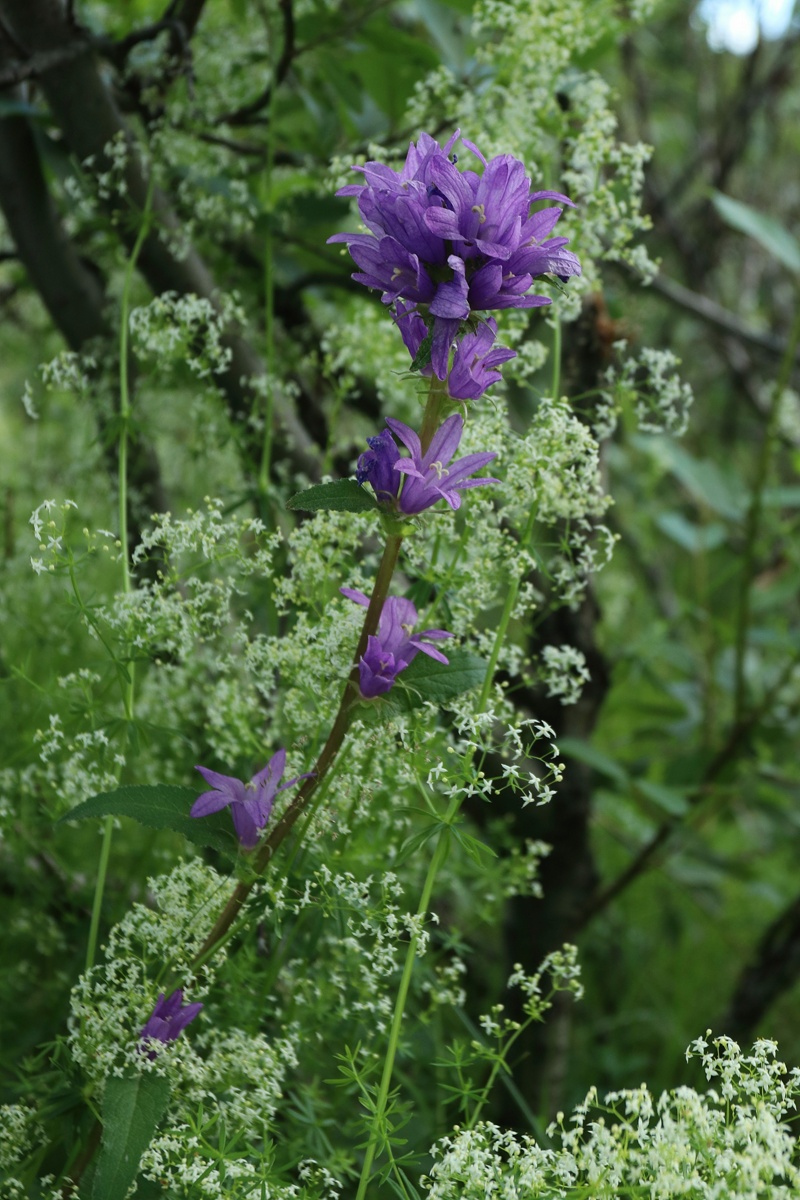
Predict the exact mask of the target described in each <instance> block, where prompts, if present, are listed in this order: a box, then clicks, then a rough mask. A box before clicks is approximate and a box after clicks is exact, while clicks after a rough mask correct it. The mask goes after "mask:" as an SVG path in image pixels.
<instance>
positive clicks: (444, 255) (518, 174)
mask: <svg viewBox="0 0 800 1200" xmlns="http://www.w3.org/2000/svg"><path fill="white" fill-rule="evenodd" d="M459 136H460V131H458V130H457V131H456V132H455V133H454V134H453V136H452V137H451V138H450V140H449V141H448V142H447V144H446V145H445V146H444V147H441V146H440V145H439V143H438V142H437V141H436V140H435V139H434V138H432V137H431V136H430V135H429V134H426V133H423V134H422V135H421V136H420V138H419V141H418V142H417V144H416V145H414V144H413V142H412V144H411V145H410V147H409V150H408V154H407V156H406V161H405V164H404V166H403V168H402V170H401V171H399V172H398V171H393V170H392V169H391V168H390V167H387V166H386V165H385V164H383V163H378V162H368V163H366V164H365V165H364V166H357V167H354V170H357V171H361V172H363V175H364V180H365V182H364V183H363V184H350V185H348V186H347V187H344V188H341V189H340V190H339V192H337V195H339V196H357V197H358V207H359V211H360V213H361V218H362V220H363V222H364V224H365V225H366V227H367V229H368V230H369V231H370V232H369V233H337V234H335V235H334V236H333V237H332V238H330V239H329V241H331V242H345V243H346V244H347V248H348V250H349V251H350V254H351V256H352V258H353V260H354V261H355V263H356V266H357V267H358V268H359V270H358V271H356V272H355V274H354V275H353V279H355V280H356V281H357V282H359V283H363V284H365V285H366V286H367V287H370V288H379V289H380V291H381V293H382V295H381V299H382V300H383V302H384V304H394V305H395V307H396V312H397V321H398V324H399V325H400V327H401V332H403V337H404V339H405V341H406V345H407V346H408V347H409V349H410V350H411V353H412V357H413V358H414V359H415V360H416V359H417V356H418V354H419V352H420V348H421V347H422V345H423V342H424V340H425V338H426V337H428V338H429V339H430V345H429V362H430V365H431V367H432V369H433V371H434V373H435V374H436V376H437V377H438V378H439V379H445V378H447V376H448V370H449V367H450V353H451V349H452V346H453V343H454V342H456V341H457V340H458V339H459V338H461V339H463V341H466V338H467V337H468V336H471V337H472V338H473V339H475V340H474V341H473V342H472V343H471V344H470V345H468V346H467V347H465V348H464V347H463V345H462V349H461V354H462V361H461V364H460V366H459V370H458V371H457V372H456V371H455V368H456V363H454V364H453V368H454V370H453V372H451V374H450V381H449V383H450V394H451V396H453V397H454V398H459V399H477V396H478V395H482V394H483V392H484V391H485V390H486V388H487V387H489V386H490V384H491V383H493V382H496V378H497V376H495V377H494V378H489V376H491V375H493V374H494V373H493V371H492V367H493V366H496V365H498V363H499V362H505V361H507V359H509V358H511V357H513V351H510V350H497V351H494V352H492V351H491V346H492V343H493V342H494V338H495V335H496V332H497V330H496V326H495V325H494V322H491V323H490V322H485V323H484V324H483V325H477V327H476V318H475V314H478V313H486V312H489V311H492V310H496V309H503V308H535V307H538V306H539V305H543V304H549V303H550V299H549V298H548V297H547V296H540V295H529V294H528V293H529V291H530V288H531V287H532V286H533V281H534V279H536V278H538V277H539V276H541V275H556V276H558V277H559V278H560V279H562V280H565V279H566V278H567V277H568V276H570V275H579V274H580V269H581V268H580V263H579V262H578V259H577V257H576V256H575V254H573V253H572V251H570V250H567V249H566V246H567V242H568V240H569V239H568V238H563V237H561V238H559V237H551V236H550V235H551V234H552V232H553V229H554V227H555V224H556V222H557V221H558V219H559V217H560V216H561V214H562V212H563V208H561V207H559V206H560V205H564V204H568V205H572V201H571V200H569V199H568V197H566V196H563V195H562V194H561V193H560V192H550V191H532V190H531V183H530V180H529V178H528V177H527V175H526V174H525V167H524V165H523V164H522V162H520V161H519V159H516V158H513V157H512V156H511V155H510V154H500V155H498V156H497V157H496V158H493V159H491V160H490V161H489V162H487V161H486V159H485V158H484V156H483V155H482V154H481V152H480V150H478V148H477V146H475V145H473V143H472V142H469V141H467V139H466V138H463V139H462V142H463V144H464V146H465V147H466V148H467V149H468V150H469V151H470V152H471V153H472V154H473V155H474V156H475V157H476V158H477V159H478V160H479V162H480V163H481V164H482V166H483V172H482V174H478V173H477V172H476V171H472V170H466V171H459V170H458V168H457V167H456V165H455V156H453V158H452V159H451V158H450V152H451V150H452V148H453V146H454V145H455V143H456V141H457V140H458V138H459ZM542 200H555V201H557V202H558V204H556V205H553V206H549V207H546V208H542V209H538V210H537V211H535V212H532V211H531V210H532V207H533V205H535V204H537V203H538V202H539V201H542ZM411 314H413V315H414V316H415V317H416V321H414V322H412V321H411V320H410V316H411ZM470 318H471V319H472V324H471V327H470V325H469V324H468V325H466V326H465V325H464V322H467V321H468V319H470ZM417 321H418V322H419V324H417V323H416V322H417ZM404 323H405V329H404V328H403V326H404ZM481 329H482V330H483V332H482V333H481ZM492 353H493V354H494V355H495V358H494V361H493V362H489V361H488V359H489V357H491V354H492ZM497 355H502V357H501V358H497V357H496V356H497ZM457 357H458V351H457ZM454 373H455V375H456V377H455V378H453V374H454ZM464 387H466V388H467V389H468V392H469V393H470V394H468V395H464V394H463V393H462V392H460V391H459V389H463V388H464ZM476 392H477V394H474V393H476Z"/></svg>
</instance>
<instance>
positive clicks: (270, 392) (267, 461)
mask: <svg viewBox="0 0 800 1200" xmlns="http://www.w3.org/2000/svg"><path fill="white" fill-rule="evenodd" d="M269 41H270V76H271V84H270V89H269V104H268V106H267V122H268V125H267V160H266V163H265V164H264V177H263V184H264V213H265V216H266V218H267V227H266V231H265V234H264V342H265V357H266V363H265V367H266V376H265V392H264V440H263V442H262V444H261V466H260V469H259V473H258V490H259V492H260V493H261V495H262V496H266V494H267V491H268V489H269V473H270V466H271V462H272V422H273V414H274V408H275V395H274V382H275V281H274V275H273V242H272V216H273V212H272V169H273V165H274V161H275V138H274V129H275V122H274V121H273V119H272V102H273V99H274V96H275V71H274V57H275V56H274V53H273V49H272V46H273V42H272V37H271V36H270V39H269Z"/></svg>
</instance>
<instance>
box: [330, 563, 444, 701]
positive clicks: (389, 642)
mask: <svg viewBox="0 0 800 1200" xmlns="http://www.w3.org/2000/svg"><path fill="white" fill-rule="evenodd" d="M339 591H340V592H341V593H342V595H343V596H347V598H348V600H354V601H355V603H356V604H361V605H363V606H364V608H368V607H369V597H368V596H365V595H364V593H363V592H359V591H358V590H357V589H356V588H346V587H343V588H339ZM417 620H418V617H417V610H416V608H415V607H414V605H413V604H412V603H411V601H410V600H405V599H403V598H402V597H401V596H389V597H388V599H387V600H385V601H384V605H383V608H382V609H381V617H380V623H379V625H378V632H377V635H375V636H373V637H371V638H369V639H368V641H367V649H366V651H365V653H364V654H363V655H362V657H361V661H360V662H359V664H358V678H359V687H360V689H361V695H362V696H363V697H364V698H365V699H366V700H372V699H374V697H375V696H382V695H383V694H384V692H388V691H389V689H390V687H391V686H392V685H393V683H394V681H395V679H396V678H397V676H398V675H399V674H400V672H401V671H404V670H405V668H406V667H407V666H408V665H409V663H410V662H411V661H412V660H413V659H414V658H416V656H417V654H418V652H419V651H420V650H421V651H422V653H423V654H427V655H428V657H429V658H434V659H435V660H436V662H440V663H447V662H448V661H449V660H448V659H447V658H446V657H445V656H444V654H442V652H441V650H437V649H436V647H435V646H427V645H426V644H425V642H426V641H430V642H439V641H442V639H443V638H450V637H452V636H453V635H452V633H448V632H447V630H446V629H424V630H423V631H422V633H414V626H415V625H416V623H417ZM423 639H424V640H423Z"/></svg>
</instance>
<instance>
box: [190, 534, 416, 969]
mask: <svg viewBox="0 0 800 1200" xmlns="http://www.w3.org/2000/svg"><path fill="white" fill-rule="evenodd" d="M402 541H403V539H402V535H400V534H392V535H391V536H389V537H388V538H387V539H386V546H385V548H384V551H383V558H382V559H381V564H380V567H379V568H378V574H377V576H376V577H375V586H374V587H373V589H372V596H371V597H370V602H369V608H368V609H367V615H366V617H365V618H364V625H363V627H362V629H361V636H360V637H359V639H358V645H357V646H356V651H355V654H354V655H353V666H352V668H351V670H350V675H349V677H348V680H347V683H346V685H345V689H344V693H343V694H342V699H341V703H340V704H339V711H338V712H337V714H336V717H335V718H334V722H333V726H332V728H331V731H330V733H329V734H328V740H327V741H326V742H325V745H324V746H323V747H322V750H321V751H320V755H319V758H318V759H317V761H316V762H315V763H314V767H313V769H312V775H311V778H310V779H307V780H306V782H305V783H304V784H303V786H302V787H301V788H300V790H299V791H298V793H297V795H296V796H295V798H294V799H293V800H292V802H291V804H290V805H289V807H288V808H287V810H286V812H285V813H284V814H283V816H282V817H281V819H280V821H279V822H278V823H277V825H276V826H275V828H274V829H273V830H272V832H271V833H270V835H269V837H268V838H267V840H266V841H265V842H264V843H263V845H262V846H261V847H260V849H259V851H258V853H257V854H256V857H255V860H254V862H253V872H254V873H253V877H252V878H251V879H249V880H242V881H241V882H240V883H237V885H236V888H235V889H234V892H233V895H232V896H231V898H230V900H229V901H228V903H227V904H226V905H225V907H224V909H223V910H222V912H221V913H220V915H219V917H218V919H217V921H216V923H215V925H214V928H213V929H212V930H211V932H210V933H209V935H208V937H207V938H206V940H205V942H204V943H203V945H202V946H201V947H200V949H199V951H198V952H197V956H196V958H195V960H194V962H195V964H197V963H199V962H200V961H201V960H202V961H204V962H205V961H206V959H207V958H208V957H209V955H210V953H211V952H212V951H213V950H214V948H215V947H216V946H217V944H218V943H219V942H220V941H221V940H222V938H223V937H224V936H225V934H226V933H227V931H228V929H229V928H230V927H231V925H232V924H233V922H234V921H235V920H236V917H237V916H238V915H239V912H240V911H241V909H242V907H243V905H244V903H245V901H246V900H247V897H248V896H249V894H250V891H251V889H252V887H253V884H254V883H255V881H256V879H257V878H258V876H259V875H262V874H263V872H264V871H265V870H266V868H267V866H268V865H269V863H270V861H271V859H272V857H273V855H274V854H275V851H276V850H277V849H278V847H279V846H280V845H281V843H282V842H283V841H284V839H285V838H286V837H287V835H288V834H289V833H290V832H291V830H292V827H293V826H294V824H295V822H296V821H297V819H298V817H300V815H301V814H302V813H303V812H304V810H305V809H306V807H307V806H308V803H309V801H310V800H311V797H312V796H313V795H314V793H315V792H316V790H317V788H318V787H319V785H320V784H321V783H322V781H323V779H324V778H325V776H326V774H327V773H328V770H329V769H330V766H331V764H332V763H333V760H334V759H335V758H336V755H337V754H338V753H339V750H340V749H341V746H342V743H343V742H344V739H345V737H346V735H347V731H348V729H349V728H350V724H351V722H352V720H353V716H354V715H355V705H356V703H357V702H358V696H359V691H358V664H359V660H360V658H361V656H362V654H363V653H364V651H365V650H366V648H367V640H368V638H370V637H372V636H373V634H374V633H375V632H376V631H377V628H378V621H379V620H380V615H381V609H382V608H383V603H384V601H385V599H386V597H387V595H388V594H389V585H390V583H391V581H392V575H393V574H394V569H395V566H396V565H397V558H398V555H399V554H400V546H401V544H402Z"/></svg>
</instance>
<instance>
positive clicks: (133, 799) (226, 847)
mask: <svg viewBox="0 0 800 1200" xmlns="http://www.w3.org/2000/svg"><path fill="white" fill-rule="evenodd" d="M197 796H198V793H197V792H196V791H193V790H192V789H191V788H184V787H175V786H174V785H172V784H168V783H156V784H153V785H151V786H147V785H144V784H132V785H129V786H127V787H120V788H116V789H115V790H114V791H113V792H101V793H100V795H99V796H92V797H91V799H90V800H85V801H84V802H83V804H79V805H78V806H77V808H73V809H71V810H70V812H68V813H67V814H66V816H63V817H62V818H61V819H60V820H59V821H57V822H56V824H58V825H61V824H63V822H64V821H86V820H89V819H90V818H97V817H132V818H133V820H134V821H138V822H139V824H140V825H147V826H148V828H150V829H172V830H174V832H175V833H182V834H183V836H184V837H185V838H187V840H188V841H190V842H194V844H195V845H196V846H211V847H213V849H214V850H219V851H220V852H221V853H222V854H228V855H231V856H235V855H236V854H237V846H238V843H237V841H236V837H235V835H234V833H233V831H232V829H231V826H230V818H229V817H228V815H227V813H212V814H211V816H208V817H202V818H195V817H190V816H189V809H190V808H191V806H192V804H193V803H194V801H195V800H196V799H197Z"/></svg>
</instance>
